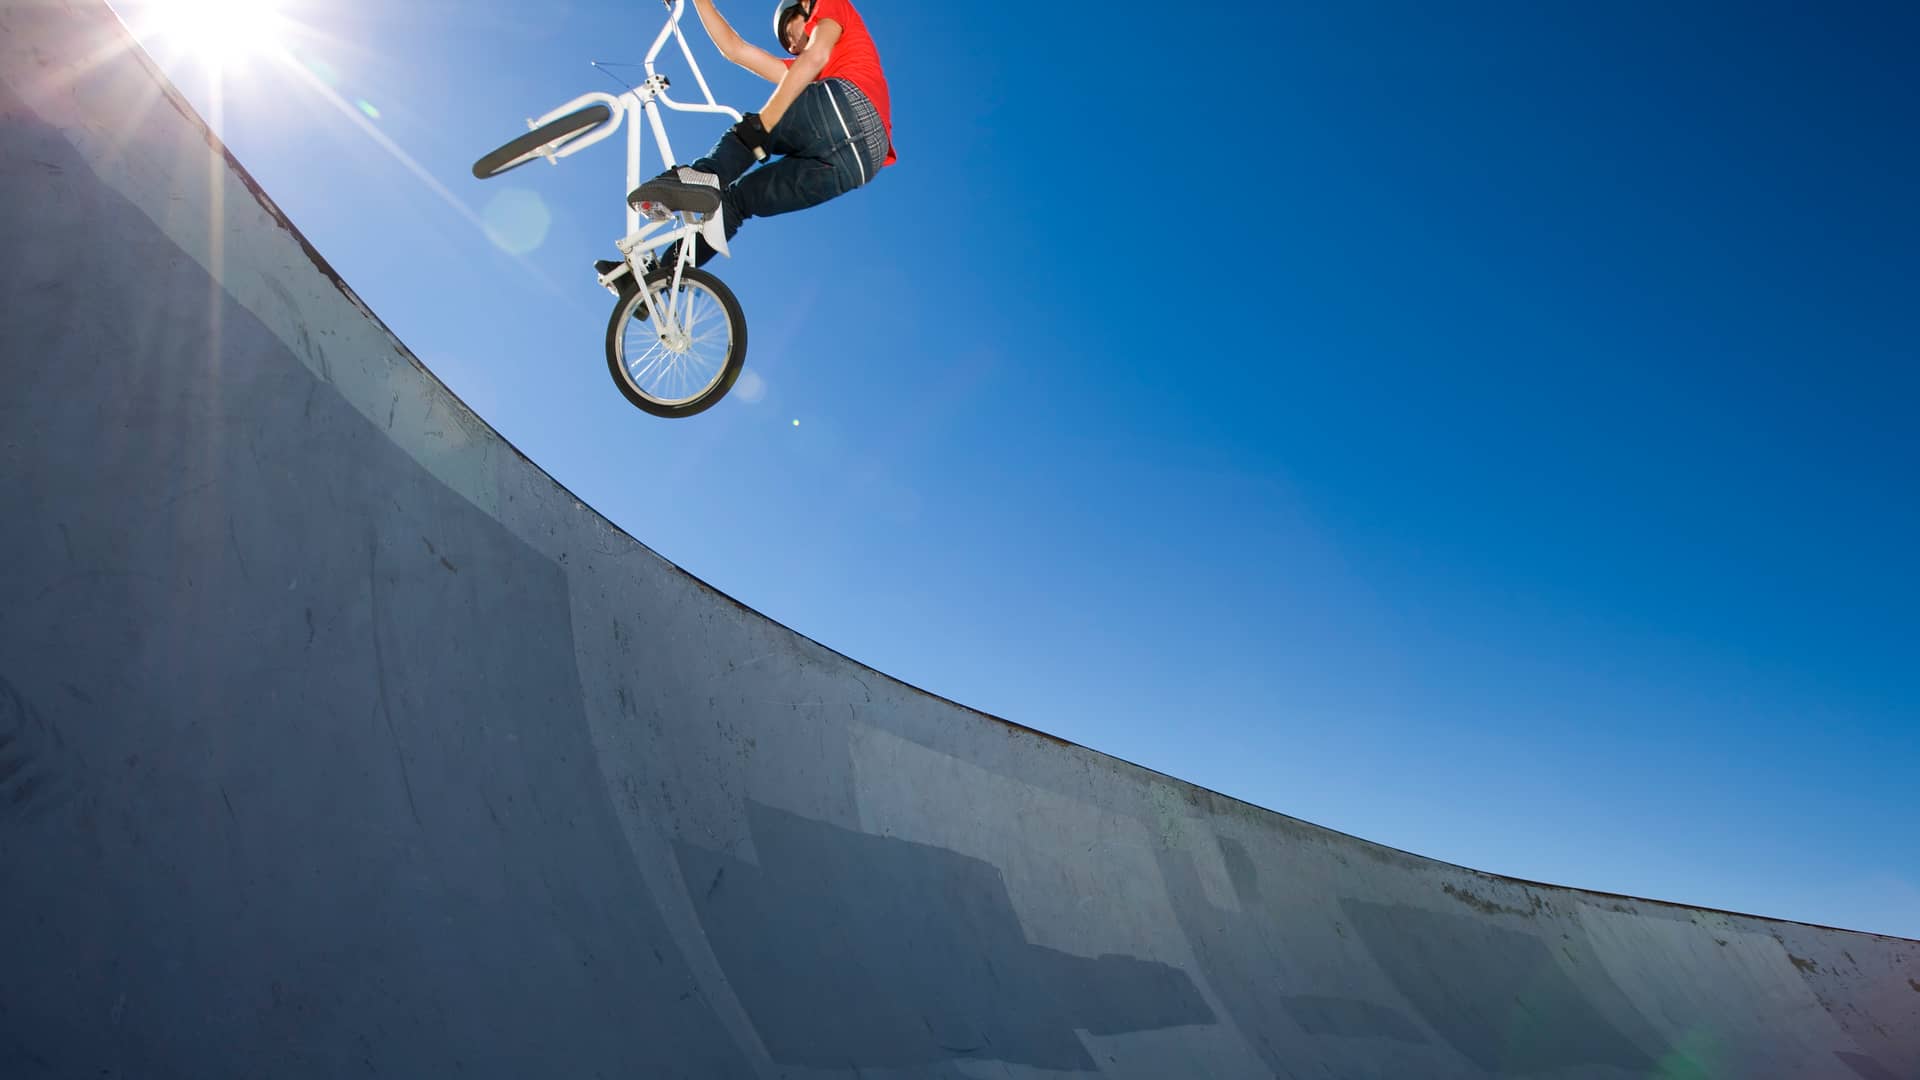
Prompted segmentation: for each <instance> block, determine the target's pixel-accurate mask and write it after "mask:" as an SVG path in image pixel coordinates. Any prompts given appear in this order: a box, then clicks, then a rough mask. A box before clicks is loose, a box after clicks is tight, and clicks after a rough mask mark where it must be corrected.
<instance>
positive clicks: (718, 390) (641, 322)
mask: <svg viewBox="0 0 1920 1080" xmlns="http://www.w3.org/2000/svg"><path fill="white" fill-rule="evenodd" d="M671 277H672V275H671V274H669V273H668V272H666V271H662V270H656V271H654V272H653V273H652V274H651V275H649V276H648V277H647V287H648V288H650V289H652V290H654V297H655V301H654V302H655V303H656V304H658V303H660V297H661V296H662V295H663V294H664V292H665V290H666V288H667V283H668V281H669V280H670V279H671ZM680 292H681V296H682V303H695V304H697V305H699V306H700V311H699V314H700V315H701V316H702V323H705V322H707V321H715V320H714V316H715V315H716V314H717V316H718V320H717V321H718V322H719V323H723V324H724V330H725V333H726V341H725V342H724V344H723V347H722V349H723V352H724V360H723V361H722V362H721V363H720V365H719V370H718V371H717V372H715V373H714V374H712V375H711V376H707V375H696V376H695V378H697V379H698V380H699V383H698V385H695V386H692V387H691V390H692V392H691V393H684V394H673V395H669V394H663V393H662V392H661V391H660V390H659V389H657V388H655V387H652V386H643V385H641V384H640V382H639V381H637V380H636V378H635V377H634V373H633V372H632V371H631V370H630V369H629V366H628V364H627V362H626V352H627V343H628V342H630V341H632V342H635V344H639V341H635V339H634V338H633V336H632V335H634V334H635V333H636V332H637V333H639V334H643V335H645V338H643V339H639V340H640V341H646V342H651V343H652V344H649V345H648V346H647V351H646V352H644V353H643V354H642V358H645V357H646V356H656V357H659V358H661V359H665V360H666V363H667V366H668V368H671V367H673V365H674V364H675V363H676V361H674V360H672V359H670V358H668V357H669V354H668V353H666V352H659V351H656V350H663V349H665V345H664V343H662V342H661V341H660V336H659V334H658V333H657V332H656V331H655V330H654V328H653V325H652V323H651V322H649V321H648V320H647V309H646V306H645V303H644V301H642V300H641V298H640V291H639V290H638V289H636V288H634V286H633V279H632V278H631V277H629V278H627V279H626V284H625V286H624V287H623V288H622V289H621V290H620V298H619V299H618V300H616V301H615V302H614V305H613V316H612V318H610V319H608V320H607V373H608V374H609V375H611V376H612V377H613V385H615V386H617V387H619V388H620V393H621V396H623V397H625V398H626V399H627V401H628V402H630V403H632V405H633V406H634V407H635V408H637V409H640V410H642V411H644V412H649V413H652V414H653V415H655V416H664V417H667V418H668V419H679V418H681V417H686V416H693V415H695V414H696V413H702V412H705V411H707V410H708V409H710V408H712V407H713V406H714V404H715V403H716V402H718V401H719V400H720V399H721V398H723V397H725V396H727V391H729V390H731V389H733V384H734V381H735V380H736V379H738V378H739V377H740V370H741V368H743V367H745V366H746V362H747V317H746V315H745V314H743V313H742V312H741V310H740V301H739V300H738V299H737V298H736V297H735V296H734V295H733V290H732V289H729V288H727V286H726V284H725V283H724V282H722V281H721V280H720V279H719V278H717V277H714V276H713V275H712V274H709V273H707V272H706V271H705V270H701V269H698V268H696V267H691V266H689V267H687V269H686V270H685V271H684V272H683V273H682V274H681V277H680ZM689 297H691V299H689ZM709 298H710V299H711V301H712V306H713V307H715V308H717V312H709V311H706V310H705V307H706V306H707V301H708V299H709ZM695 329H696V330H697V331H703V335H702V336H704V335H705V334H711V333H712V332H713V331H714V330H715V329H718V327H712V328H703V327H702V326H701V325H699V324H696V327H695ZM680 355H685V354H680ZM653 366H654V365H653V364H651V363H650V364H649V365H648V367H653ZM690 366H691V365H690Z"/></svg>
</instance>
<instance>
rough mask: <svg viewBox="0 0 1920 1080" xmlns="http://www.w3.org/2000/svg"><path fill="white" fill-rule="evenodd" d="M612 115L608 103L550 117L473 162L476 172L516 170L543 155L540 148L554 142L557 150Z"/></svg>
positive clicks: (483, 177)
mask: <svg viewBox="0 0 1920 1080" xmlns="http://www.w3.org/2000/svg"><path fill="white" fill-rule="evenodd" d="M612 115H613V110H612V109H609V108H607V107H606V106H605V105H589V106H587V107H586V108H584V109H580V110H578V111H576V112H570V113H568V114H567V115H565V116H563V117H561V118H560V119H558V120H550V121H548V122H547V123H544V124H541V125H540V126H539V127H537V128H534V129H533V130H532V131H529V132H527V133H526V134H525V135H522V136H520V137H519V138H517V139H515V140H513V141H512V142H510V143H507V144H506V145H504V146H502V147H500V148H499V149H498V150H494V151H493V152H491V153H489V154H487V155H486V156H485V157H483V158H481V159H480V160H479V161H476V162H474V163H473V175H474V177H475V178H476V179H479V180H487V179H491V178H492V177H495V176H499V175H500V174H501V173H503V172H506V171H507V170H509V169H517V168H519V167H520V166H522V165H525V164H526V163H527V162H529V161H534V160H537V159H538V158H539V157H540V155H539V153H538V151H539V150H540V149H542V148H543V147H546V146H547V144H549V143H552V144H553V149H556V150H557V149H559V148H560V146H561V145H563V144H565V143H566V142H567V140H569V139H571V138H573V137H574V136H576V135H579V134H581V133H583V132H585V131H586V130H587V129H588V128H590V127H593V126H595V125H596V124H604V123H606V122H607V119H608V118H609V117H611V116H612Z"/></svg>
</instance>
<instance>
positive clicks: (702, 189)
mask: <svg viewBox="0 0 1920 1080" xmlns="http://www.w3.org/2000/svg"><path fill="white" fill-rule="evenodd" d="M627 205H628V206H631V207H633V208H634V209H635V210H638V211H640V212H641V213H642V214H645V215H647V216H648V217H654V216H655V215H659V216H661V217H664V216H665V215H667V214H671V213H676V212H687V213H694V214H712V213H715V212H717V211H718V210H719V209H720V178H719V177H718V176H715V175H714V174H712V173H710V172H701V171H700V170H698V169H692V168H688V167H687V166H685V165H676V166H674V167H673V168H671V169H668V170H667V171H666V172H663V173H661V174H660V175H659V176H656V177H654V178H653V179H651V180H649V181H647V182H646V183H644V184H641V185H640V186H639V187H637V188H634V189H633V191H632V193H630V194H629V195H628V196H627Z"/></svg>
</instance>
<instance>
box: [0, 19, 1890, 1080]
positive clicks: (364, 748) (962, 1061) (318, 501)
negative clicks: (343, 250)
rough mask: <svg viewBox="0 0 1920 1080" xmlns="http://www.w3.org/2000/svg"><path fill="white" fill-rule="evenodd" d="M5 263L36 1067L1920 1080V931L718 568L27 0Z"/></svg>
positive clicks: (110, 62)
mask: <svg viewBox="0 0 1920 1080" xmlns="http://www.w3.org/2000/svg"><path fill="white" fill-rule="evenodd" d="M344 197H352V195H351V193H345V196H344ZM0 251H4V261H0V303H3V304H4V311H5V317H4V327H5V338H4V368H3V369H0V375H3V376H4V377H3V378H0V1076H4V1077H7V1078H21V1080H27V1078H40V1077H75V1078H79V1077H87V1078H99V1077H192V1078H196V1080H199V1078H209V1077H226V1076H233V1077H260V1076H276V1077H309V1076H311V1077H335V1076H349V1075H351V1076H360V1075H366V1076H400V1077H430V1076H431V1077H438V1076H473V1077H761V1078H774V1077H786V1078H794V1080H814V1078H828V1077H835V1078H840V1077H845V1078H854V1077H861V1078H865V1080H876V1078H905V1077H947V1078H988V1077H1013V1078H1023V1080H1025V1078H1034V1080H1038V1078H1058V1077H1067V1076H1100V1077H1130V1078H1140V1080H1168V1078H1184V1077H1268V1076H1282V1077H1316V1078H1317V1077H1396V1078H1416V1077H1417V1078H1430V1077H1440V1078H1446V1077H1487V1076H1501V1077H1509V1076H1511V1077H1522V1076H1524V1077H1547V1078H1556V1080H1574V1078H1593V1080H1618V1078H1625V1077H1670V1078H1682V1077H1685V1078H1696V1077H1738V1078H1754V1077H1762V1078H1765V1077H1778V1078H1783V1080H1784V1078H1793V1080H1806V1078H1833V1080H1863V1078H1864V1080H1914V1078H1916V1077H1920V943H1915V942H1912V941H1905V940H1898V939H1893V938H1885V937H1875V936H1871V935H1866V934H1858V933H1849V932H1844V931H1839V930H1830V929H1823V928H1819V927H1813V926H1805V925H1799V924H1794V923H1786V922H1778V921H1772V920H1768V919H1761V918H1753V917H1748V916H1744V915H1734V914H1728V913H1723V912H1717V911H1704V910H1696V909H1690V908H1685V907H1677V906H1672V905H1667V904H1661V903H1655V902H1650V901H1645V900H1636V899H1630V898H1626V897H1619V896H1609V895H1604V894H1600V893H1591V892H1583V891H1580V890H1576V889H1566V888H1558V887H1550V886H1544V885H1537V884H1531V883H1527V882H1522V881H1515V880H1511V879H1506V878H1501V877H1496V876H1492V875H1488V874H1482V873H1476V872H1474V871H1471V870H1467V869H1463V868H1460V867H1456V866H1450V865H1446V864H1443V863H1438V862H1434V861H1432V860H1428V859H1423V858H1419V857H1417V856H1413V855H1409V854H1405V853H1402V852H1399V851H1394V850H1391V849H1388V848H1384V847H1381V846H1379V845H1376V844H1370V843H1367V842H1365V841H1362V840H1357V839H1354V838H1352V837H1349V836H1344V835H1341V834H1338V833H1334V832H1331V831H1328V830H1326V829H1322V828H1318V827H1315V826H1312V825H1309V824H1306V823H1303V822H1300V821H1297V820H1294V819H1291V818H1287V817H1283V816H1281V815H1278V814H1274V813H1269V812H1267V811H1264V810H1260V809H1257V808H1255V807H1251V806H1248V805H1246V804H1244V803H1240V802H1236V801H1234V800H1232V799H1228V798H1225V797H1222V796H1219V795H1216V794H1213V793H1211V792H1208V791H1204V790H1201V789H1199V788H1195V787H1193V786H1191V785H1188V784H1185V783H1182V782H1180V781H1178V780H1174V779H1171V778H1169V777H1166V776H1162V775H1158V774H1156V773H1153V772H1150V771H1148V770H1146V769H1142V768H1138V767H1135V766H1133V765H1129V764H1126V763H1124V762H1121V761H1117V760H1114V759H1112V758H1109V757H1105V756H1103V755H1101V754H1097V753H1094V752H1091V751H1089V750H1086V749H1083V748H1081V747H1078V746H1073V745H1069V744H1066V743H1062V742H1060V741H1058V740H1055V739H1052V738H1049V737H1047V736H1045V735H1042V734H1039V733H1037V732H1034V731H1031V730H1028V729H1026V728H1022V727H1019V726H1016V725H1013V724H1009V723H1006V722H1003V721H1001V720H997V719H994V718H993V717H989V716H985V715H982V714H980V713H977V712H974V711H971V710H968V709H966V708H963V707H960V706H957V705H955V704H952V703H950V702H947V701H944V700H941V699H939V698H935V697H933V696H930V695H928V694H925V693H922V692H920V691H918V690H915V689H914V688H912V687H910V686H906V685H903V684H901V683H899V682H897V681H895V680H893V679H890V678H888V677H886V676H885V675H882V674H880V673H879V672H876V671H873V670H870V669H868V668H865V667H862V666H861V665H859V664H857V663H854V662H853V661H851V660H848V659H847V658H845V657H842V656H839V655H837V654H835V653H833V652H831V651H829V650H828V649H825V648H823V647H821V646H819V645H817V644H815V643H814V642H811V641H809V640H807V639H806V638H804V637H801V636H800V635H798V634H796V633H794V632H792V631H790V630H788V629H786V628H784V627H781V626H779V625H776V624H774V623H772V622H770V621H768V620H767V619H765V618H762V617H761V616H759V615H757V614H755V613H754V612H752V611H749V610H747V609H745V608H743V607H741V606H740V605H739V604H737V603H735V602H733V601H731V600H729V599H728V598H727V597H725V596H723V595H721V594H720V593H718V592H716V591H714V590H713V589H711V588H709V587H708V586H706V585H704V584H702V583H701V582H699V581H696V580H694V579H693V578H691V577H689V576H688V575H687V574H685V573H683V572H682V571H680V570H679V569H677V568H676V567H674V566H673V565H671V564H669V563H667V562H665V561H664V560H662V559H661V558H660V557H658V556H657V555H655V554H654V553H653V552H651V551H649V550H647V549H646V548H645V547H643V546H642V545H640V544H639V543H636V542H635V541H634V540H633V539H632V538H631V537H628V536H626V535H625V534H623V533H622V532H621V531H620V530H619V529H617V528H615V527H613V526H612V525H611V524H609V523H608V522H607V521H606V520H605V519H603V518H601V517H600V516H599V515H597V514H595V513H594V512H593V511H592V510H591V509H590V508H588V507H586V506H583V505H581V504H580V503H579V502H578V501H577V500H575V499H574V498H573V497H572V496H570V495H569V494H568V493H567V492H566V491H565V490H564V489H563V488H562V487H561V486H560V485H559V484H557V483H555V482H554V480H553V479H552V478H551V477H549V476H547V475H546V474H545V473H543V472H541V471H540V469H539V468H537V467H536V466H534V465H533V464H532V463H531V462H529V461H527V460H526V459H525V458H524V457H522V456H521V455H520V454H519V453H517V452H516V451H515V450H514V449H513V448H512V447H511V446H509V445H507V444H506V443H505V442H504V441H503V440H502V439H501V438H500V437H499V436H498V435H497V434H495V433H494V432H493V431H492V430H490V429H489V428H488V427H487V425H486V424H485V423H484V422H482V421H481V420H480V419H479V418H478V417H476V416H474V415H473V414H472V413H471V412H470V411H469V410H468V409H467V408H466V407H465V406H463V405H462V404H461V403H460V402H459V401H458V400H457V399H455V398H454V396H453V395H452V394H451V393H449V392H448V391H447V389H446V388H445V387H443V386H442V385H441V384H440V383H439V382H438V381H437V380H436V379H435V378H434V377H433V375H432V373H431V372H429V371H427V370H426V369H425V368H423V367H422V366H421V364H420V363H419V361H418V360H417V359H415V357H414V356H413V355H412V354H411V353H409V352H408V351H407V349H406V347H405V346H404V345H402V344H401V343H400V342H399V341H397V340H395V339H394V337H393V335H392V334H391V333H389V332H388V330H387V329H386V327H384V326H383V325H382V324H381V323H380V321H379V320H378V319H377V318H375V317H374V315H373V314H372V313H371V312H369V311H368V310H367V309H366V307H365V306H364V305H363V304H361V303H360V301H359V300H358V299H356V297H355V296H354V294H353V293H352V291H351V290H350V289H349V288H348V287H347V285H346V284H345V283H343V282H342V281H340V280H339V278H338V277H337V276H336V275H335V274H334V273H333V272H332V271H331V270H330V269H329V268H328V266H327V264H326V263H325V262H324V261H323V260H322V259H321V257H320V256H319V255H318V254H317V253H316V252H315V251H314V250H313V248H312V247H311V246H310V245H309V244H308V243H307V242H306V241H305V240H304V239H302V238H301V236H300V235H299V233H298V232H296V231H295V230H294V228H293V226H292V225H291V224H290V223H289V222H288V221H287V220H286V219H285V217H284V216H282V215H281V214H280V212H279V211H278V210H277V209H276V208H275V207H274V205H273V203H272V202H271V201H270V200H269V199H268V198H267V196H266V194H265V193H263V192H261V191H260V190H259V189H258V188H257V187H256V186H255V185H254V184H253V183H252V181H250V180H249V179H248V177H247V175H246V173H245V172H244V171H242V169H241V168H240V166H239V164H238V163H237V162H235V161H234V160H233V159H232V158H231V157H230V156H228V154H227V153H226V151H225V149H224V148H223V147H222V146H221V145H220V143H219V142H218V141H217V140H216V139H215V138H214V137H213V136H212V135H211V134H209V132H208V131H207V129H206V127H205V126H204V125H203V124H202V123H201V121H200V119H199V118H198V117H196V116H195V115H194V113H193V112H192V110H191V109H190V108H188V107H187V105H186V104H185V103H184V102H183V100H182V99H181V98H180V97H179V95H178V94H177V93H176V92H174V91H173V90H172V89H171V88H170V87H169V86H168V85H167V84H166V82H165V80H164V79H163V78H162V77H161V76H160V75H159V74H158V72H157V71H156V69H155V68H154V67H153V66H152V65H151V63H150V62H149V61H148V60H147V58H146V57H144V56H143V55H142V54H141V53H140V52H139V51H138V49H137V48H135V47H134V45H133V43H132V42H131V40H130V39H129V38H128V37H127V35H126V33H125V32H124V30H123V29H122V27H121V26H120V24H119V23H118V21H117V20H116V19H115V17H114V16H113V15H112V13H111V12H110V11H109V10H108V9H107V8H106V7H105V6H103V5H102V4H100V3H98V2H96V0H32V2H20V0H5V2H0ZM637 422H639V421H637Z"/></svg>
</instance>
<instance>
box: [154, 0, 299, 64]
mask: <svg viewBox="0 0 1920 1080" xmlns="http://www.w3.org/2000/svg"><path fill="white" fill-rule="evenodd" d="M155 16H156V22H157V24H158V25H157V27H156V29H157V30H158V31H159V33H160V34H162V35H163V36H165V37H166V38H168V39H169V40H170V41H171V42H172V43H173V44H175V45H177V46H178V47H181V48H184V49H187V50H190V51H192V52H194V53H197V54H198V55H199V56H200V58H201V59H202V60H203V61H205V62H207V63H211V64H219V65H226V64H231V63H236V62H239V61H242V60H246V59H248V58H250V57H253V56H260V55H265V54H267V53H271V52H275V51H278V50H279V49H281V48H282V47H283V46H284V44H285V42H284V35H285V25H286V20H285V18H284V17H283V16H282V15H281V14H280V12H279V11H278V10H277V8H276V5H275V4H274V3H272V2H271V0H168V2H167V3H165V4H164V5H161V6H160V7H159V8H158V9H157V11H156V13H155Z"/></svg>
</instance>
